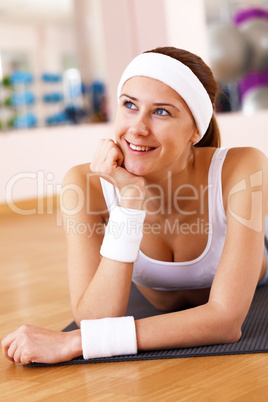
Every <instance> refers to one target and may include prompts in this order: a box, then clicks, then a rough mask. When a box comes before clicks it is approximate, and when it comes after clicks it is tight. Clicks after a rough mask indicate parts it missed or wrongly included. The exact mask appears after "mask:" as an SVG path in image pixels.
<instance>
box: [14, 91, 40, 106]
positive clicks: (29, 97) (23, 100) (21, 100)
mask: <svg viewBox="0 0 268 402" xmlns="http://www.w3.org/2000/svg"><path fill="white" fill-rule="evenodd" d="M34 103H35V96H34V94H33V93H32V92H31V91H26V92H21V93H20V92H15V93H14V94H12V95H11V99H10V104H11V105H12V106H15V107H19V106H23V105H33V104H34Z"/></svg>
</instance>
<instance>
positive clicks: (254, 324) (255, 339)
mask: <svg viewBox="0 0 268 402" xmlns="http://www.w3.org/2000/svg"><path fill="white" fill-rule="evenodd" d="M159 314H163V312H160V311H158V310H156V309H155V308H154V307H152V306H151V304H150V303H148V301H147V300H146V299H145V298H144V297H143V295H142V294H141V293H140V292H139V290H138V289H137V288H136V286H135V285H134V284H133V285H132V287H131V294H130V299H129V304H128V308H127V313H126V315H133V316H134V317H135V319H139V318H145V317H149V316H153V315H159ZM74 329H77V326H76V324H75V323H74V322H72V323H71V324H70V325H68V326H67V327H66V328H65V329H64V330H63V331H65V332H68V331H72V330H74ZM265 352H268V286H260V287H258V288H257V290H256V292H255V296H254V299H253V302H252V305H251V308H250V311H249V313H248V315H247V318H246V320H245V322H244V324H243V327H242V337H241V339H240V340H239V341H238V342H236V343H231V344H222V345H211V346H199V347H194V348H181V349H168V350H157V351H149V352H139V353H138V354H136V355H127V356H126V355H124V356H114V357H105V358H97V359H90V360H84V359H83V357H82V356H80V357H77V358H75V359H73V360H70V361H67V362H63V363H57V364H56V365H68V364H88V363H104V362H105V363H107V362H118V361H136V360H157V359H172V358H179V357H198V356H217V355H232V354H247V353H265ZM29 366H31V367H38V366H47V365H46V364H41V363H31V364H30V365H29Z"/></svg>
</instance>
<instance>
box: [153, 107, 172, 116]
mask: <svg viewBox="0 0 268 402" xmlns="http://www.w3.org/2000/svg"><path fill="white" fill-rule="evenodd" d="M155 113H156V114H157V115H158V116H169V114H170V113H169V112H168V111H167V110H166V109H162V108H158V109H156V111H155Z"/></svg>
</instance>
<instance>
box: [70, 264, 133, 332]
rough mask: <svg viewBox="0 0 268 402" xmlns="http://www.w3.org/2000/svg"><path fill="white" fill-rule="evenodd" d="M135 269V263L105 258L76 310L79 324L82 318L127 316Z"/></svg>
mask: <svg viewBox="0 0 268 402" xmlns="http://www.w3.org/2000/svg"><path fill="white" fill-rule="evenodd" d="M132 270H133V263H123V262H118V261H113V260H110V259H108V258H105V257H102V259H101V262H100V265H99V267H98V269H97V271H96V273H95V275H94V277H93V279H92V280H91V282H90V283H89V285H88V287H87V289H86V291H85V293H84V294H83V296H82V298H81V299H80V301H79V303H78V304H77V306H76V308H75V309H73V310H74V311H73V314H74V318H75V321H76V322H77V324H79V323H80V321H81V320H82V319H98V318H104V317H120V316H124V315H125V313H126V309H127V305H128V300H129V294H130V288H131V279H132Z"/></svg>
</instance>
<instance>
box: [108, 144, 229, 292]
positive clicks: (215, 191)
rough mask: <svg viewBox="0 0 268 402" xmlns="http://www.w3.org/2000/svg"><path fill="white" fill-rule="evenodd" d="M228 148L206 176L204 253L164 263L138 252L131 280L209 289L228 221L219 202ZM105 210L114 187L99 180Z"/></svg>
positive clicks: (115, 195) (112, 201)
mask: <svg viewBox="0 0 268 402" xmlns="http://www.w3.org/2000/svg"><path fill="white" fill-rule="evenodd" d="M227 152H228V148H218V149H216V151H215V152H214V154H213V157H212V159H211V163H210V167H209V173H208V211H209V233H208V241H207V245H206V247H205V250H204V251H203V252H202V254H201V255H200V256H199V257H197V258H195V259H194V260H191V261H185V262H165V261H159V260H155V259H153V258H150V257H148V256H146V255H145V254H144V253H143V252H142V251H141V250H140V252H139V257H138V260H137V261H136V262H135V263H134V268H133V276H132V281H133V282H134V283H136V284H137V285H141V286H145V287H149V288H153V289H159V290H181V289H201V288H207V287H211V285H212V281H213V279H214V276H215V273H216V270H217V267H218V264H219V260H220V257H221V254H222V250H223V246H224V241H225V235H226V227H227V220H226V214H225V211H224V207H223V200H222V166H223V162H224V160H225V157H226V154H227ZM101 185H102V191H103V195H104V198H105V201H106V205H107V208H108V210H109V211H110V210H111V209H112V208H114V206H116V205H118V203H119V200H120V193H119V191H118V189H117V188H115V187H114V186H113V185H112V184H110V183H109V182H107V181H106V180H104V179H102V178H101Z"/></svg>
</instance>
